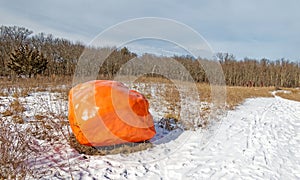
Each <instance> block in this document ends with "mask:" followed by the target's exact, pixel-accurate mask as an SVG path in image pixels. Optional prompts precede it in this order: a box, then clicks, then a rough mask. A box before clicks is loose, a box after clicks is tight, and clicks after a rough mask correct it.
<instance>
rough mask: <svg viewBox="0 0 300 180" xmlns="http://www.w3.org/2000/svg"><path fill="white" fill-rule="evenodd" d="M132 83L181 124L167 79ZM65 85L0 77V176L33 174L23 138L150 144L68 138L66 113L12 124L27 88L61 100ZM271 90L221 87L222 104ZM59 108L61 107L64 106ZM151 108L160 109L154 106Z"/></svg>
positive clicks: (128, 149) (95, 151) (294, 95)
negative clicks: (2, 98)
mask: <svg viewBox="0 0 300 180" xmlns="http://www.w3.org/2000/svg"><path fill="white" fill-rule="evenodd" d="M138 83H144V84H145V87H144V95H145V97H146V98H148V99H149V100H150V101H151V100H153V99H155V98H156V100H158V103H161V101H160V100H162V101H163V102H164V103H165V104H163V105H162V106H159V107H158V108H161V107H166V110H165V113H164V115H162V118H165V119H168V120H170V119H171V120H174V122H175V123H179V124H180V123H181V122H180V110H181V107H180V93H179V91H178V89H177V88H176V86H175V85H174V83H173V82H171V81H170V80H168V79H165V78H157V77H155V78H154V77H141V78H139V79H137V80H136V82H135V84H137V87H136V88H139V86H138ZM151 83H155V84H159V86H156V87H158V89H156V92H157V95H158V96H159V98H157V97H152V96H153V93H152V92H151ZM180 84H181V85H182V86H183V87H185V88H186V90H189V88H190V86H191V85H192V84H191V83H187V82H184V83H182V82H180ZM62 85H64V87H65V88H61V86H62ZM70 88H71V79H70V78H69V77H61V78H60V77H58V78H54V79H51V78H50V79H47V78H38V79H17V80H16V81H10V80H8V79H0V96H11V97H13V100H12V101H10V102H9V104H8V106H7V108H6V111H3V112H2V114H0V119H1V122H0V148H1V149H0V179H7V178H8V179H12V178H24V177H28V176H30V177H33V176H34V174H32V173H33V172H32V171H31V170H29V169H28V167H26V166H25V165H24V163H25V162H26V160H27V159H28V157H29V156H30V154H29V152H32V151H31V149H30V148H31V147H30V146H29V145H30V143H31V142H30V141H29V140H28V139H26V138H25V137H33V138H35V139H39V140H42V141H45V142H50V143H51V144H54V143H56V142H61V141H64V142H69V143H70V145H71V146H72V147H73V148H74V149H76V150H77V151H78V152H80V153H84V154H90V155H108V154H119V153H124V154H127V153H132V152H137V151H142V150H146V149H148V148H151V147H152V146H153V145H152V144H151V143H148V142H144V143H132V144H123V145H117V146H110V147H98V148H94V147H87V146H83V145H80V144H78V142H77V141H76V139H75V138H74V136H72V135H71V133H70V132H69V131H68V130H69V128H68V127H69V124H68V120H67V117H65V116H64V115H62V114H56V115H55V114H35V115H34V119H32V120H31V121H30V122H29V123H28V124H27V125H29V127H30V129H26V128H20V127H21V126H22V125H25V124H18V123H24V120H23V112H24V111H26V108H25V107H24V104H22V102H21V101H20V98H22V97H26V96H28V95H30V93H32V92H38V91H48V92H58V93H60V94H61V95H62V97H61V98H62V100H67V98H68V96H67V95H68V91H69V89H70ZM196 88H197V89H198V93H199V97H200V100H201V102H203V101H205V102H211V101H212V98H211V86H210V85H209V84H200V83H197V84H196ZM273 90H275V89H274V87H263V88H255V87H252V88H249V87H226V94H227V97H226V103H227V105H228V108H230V109H233V108H234V107H236V106H237V105H239V104H241V103H242V102H243V101H244V100H245V99H246V98H253V97H272V95H271V93H270V91H273ZM286 90H289V91H291V93H290V94H285V93H283V94H282V93H277V95H279V96H282V97H284V98H287V99H293V100H298V101H300V94H299V93H300V90H299V89H286ZM0 106H3V107H6V105H2V104H0ZM61 111H64V109H62V110H61ZM155 111H162V110H160V109H156V110H155ZM201 111H202V112H203V113H206V112H209V111H210V109H209V108H208V107H204V109H201ZM49 112H50V109H49ZM201 115H204V114H201ZM8 117H11V118H12V126H5V125H4V124H3V123H2V121H5V120H7V119H8ZM4 118H5V120H4ZM207 123H208V122H207V121H204V124H201V126H199V127H205V126H206V125H207ZM164 125H165V126H166V127H167V128H169V129H170V130H171V129H172V128H173V126H171V125H170V124H168V123H166V122H164ZM12 127H15V128H12ZM17 128H19V129H17ZM16 130H17V131H16ZM16 132H18V133H16ZM24 138H25V139H24ZM15 142H18V143H15ZM34 173H36V172H34Z"/></svg>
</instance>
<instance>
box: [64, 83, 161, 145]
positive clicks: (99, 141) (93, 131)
mask: <svg viewBox="0 0 300 180" xmlns="http://www.w3.org/2000/svg"><path fill="white" fill-rule="evenodd" d="M148 109H149V103H148V101H147V99H146V98H145V97H144V96H143V95H141V94H140V93H138V92H136V91H134V90H129V89H128V88H127V87H126V86H125V85H124V84H122V83H120V82H116V81H107V80H95V81H89V82H86V83H83V84H79V85H77V86H75V87H73V88H72V89H71V91H70V93H69V121H70V125H71V128H72V131H73V133H74V135H75V137H76V139H77V140H78V142H79V143H80V144H83V145H88V146H109V145H115V144H121V143H126V142H141V141H145V140H149V139H151V138H152V137H153V136H154V135H155V134H156V132H155V129H154V123H153V119H152V116H151V114H150V113H149V111H148Z"/></svg>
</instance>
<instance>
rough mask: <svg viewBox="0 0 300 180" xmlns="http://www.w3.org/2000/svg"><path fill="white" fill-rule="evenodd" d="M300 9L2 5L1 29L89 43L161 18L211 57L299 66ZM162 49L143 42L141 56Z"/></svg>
mask: <svg viewBox="0 0 300 180" xmlns="http://www.w3.org/2000/svg"><path fill="white" fill-rule="evenodd" d="M299 7H300V1H299V0H286V1H280V0H190V1H179V0H164V1H161V0H151V1H150V0H147V1H146V0H107V1H102V0H64V1H62V0H43V1H38V0H36V1H33V0H26V1H17V0H9V1H8V0H0V25H17V26H23V27H26V28H28V29H30V30H33V31H34V32H35V33H39V32H45V33H51V34H53V35H55V36H57V37H64V38H67V39H70V40H74V41H81V42H84V43H86V44H88V43H89V42H90V41H91V40H93V39H94V38H95V37H96V36H97V35H98V34H99V33H101V32H102V31H104V30H106V29H107V28H109V27H111V26H114V25H116V24H117V23H120V22H122V21H126V20H130V19H134V18H141V17H160V18H167V19H172V20H175V21H177V22H181V23H183V24H186V25H187V26H189V27H191V28H192V29H194V30H195V31H197V32H198V33H199V34H201V35H202V37H203V38H205V40H206V41H207V42H208V43H209V44H210V46H211V48H212V49H213V51H214V52H229V53H233V54H234V55H235V56H236V57H237V58H238V59H242V58H244V57H253V58H258V59H260V58H263V57H265V58H269V59H279V58H287V59H290V60H293V61H299V60H300V11H299ZM177 36H180V37H183V38H184V37H185V35H184V34H181V33H179V34H177ZM137 44H138V43H136V44H135V45H136V47H138V46H137ZM164 44H167V43H155V42H151V43H145V42H142V43H141V46H140V51H142V50H143V48H144V47H145V48H144V49H146V51H147V50H149V49H150V50H152V51H159V50H161V49H164V48H163V46H164ZM147 46H149V47H148V49H147V48H146V47H147ZM150 46H151V47H150ZM156 46H157V47H156ZM165 47H166V48H165V51H166V52H167V51H168V45H166V46H165ZM173 50H174V49H173ZM173 50H172V51H173Z"/></svg>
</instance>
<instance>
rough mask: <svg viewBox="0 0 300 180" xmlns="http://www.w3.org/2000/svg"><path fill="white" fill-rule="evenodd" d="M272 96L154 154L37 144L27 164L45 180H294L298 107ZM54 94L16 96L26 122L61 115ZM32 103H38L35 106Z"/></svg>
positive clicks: (158, 144) (299, 160)
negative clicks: (39, 116) (83, 151)
mask: <svg viewBox="0 0 300 180" xmlns="http://www.w3.org/2000/svg"><path fill="white" fill-rule="evenodd" d="M273 94H274V98H252V99H247V100H246V101H245V102H244V103H243V104H242V105H240V106H238V107H237V108H236V109H235V110H232V111H228V112H227V113H226V115H225V116H224V117H222V119H221V121H220V123H216V124H215V125H212V126H211V127H209V128H208V129H198V130H196V131H183V130H181V129H177V130H175V131H171V132H169V133H168V136H166V138H164V141H155V143H154V147H153V148H150V149H148V150H145V151H140V152H135V153H132V154H118V155H106V156H89V155H84V154H79V153H78V152H76V151H75V150H74V149H72V148H71V147H70V146H69V144H68V143H67V142H66V141H64V140H62V141H61V142H57V143H53V142H47V141H43V140H36V141H35V145H36V148H37V149H39V150H40V152H41V153H38V154H35V159H34V160H32V161H30V162H29V166H32V168H34V169H36V170H38V171H40V172H43V173H44V174H43V176H42V177H40V178H45V179H72V178H73V179H142V178H143V179H172V180H173V179H208V178H212V179H220V178H224V179H232V178H238V179H240V178H242V179H300V151H299V149H300V102H296V101H290V100H286V99H282V98H280V97H278V96H276V94H275V93H273ZM59 96H60V95H59V93H48V94H47V92H43V93H41V92H39V93H33V94H31V95H30V96H28V97H21V98H19V99H20V101H21V102H25V103H26V111H25V112H24V114H25V119H26V120H28V121H30V119H32V118H33V117H34V115H35V114H43V113H45V112H48V114H49V117H50V116H52V114H57V113H58V114H64V116H66V115H67V114H66V112H67V109H66V106H67V101H66V100H62V99H61V98H59ZM35 98H38V99H44V100H43V102H44V104H43V103H41V102H39V107H37V104H36V102H37V101H36V99H35ZM11 101H13V97H0V104H1V106H0V112H4V111H5V109H6V108H7V107H6V104H9V102H11ZM154 102H155V101H154ZM53 103H58V105H57V106H53ZM51 104H52V105H51ZM58 106H59V107H61V108H59V109H56V108H53V107H58ZM49 107H50V108H49ZM159 109H160V108H159V107H158V106H154V107H153V106H152V108H151V109H150V111H151V112H152V113H153V114H154V119H156V118H158V117H157V116H161V115H160V114H159ZM31 113H33V114H31ZM0 118H1V119H2V120H9V118H11V117H1V115H0ZM158 134H163V132H160V131H159V133H158Z"/></svg>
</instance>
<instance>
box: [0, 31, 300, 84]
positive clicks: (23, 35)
mask: <svg viewBox="0 0 300 180" xmlns="http://www.w3.org/2000/svg"><path fill="white" fill-rule="evenodd" d="M83 52H85V53H84V54H85V55H86V56H87V59H90V60H91V61H90V63H87V66H89V67H86V69H91V70H92V69H96V70H98V75H99V78H106V79H112V78H113V77H114V76H115V75H116V74H117V73H121V74H122V73H123V74H127V75H128V74H131V75H137V74H141V73H143V72H139V71H142V70H145V68H146V71H147V72H150V71H151V72H152V73H150V75H152V76H154V75H155V74H156V75H157V74H166V73H169V74H172V77H174V78H177V79H182V80H190V79H189V78H190V77H191V78H192V79H193V80H194V81H196V82H204V83H208V82H209V79H208V78H207V76H206V73H207V72H205V68H203V64H207V63H208V62H209V60H206V59H202V58H200V57H199V58H197V59H195V58H193V57H191V56H173V57H158V56H155V55H151V54H144V55H142V56H137V54H135V53H133V52H130V51H129V50H128V49H127V48H126V47H124V48H121V49H116V48H113V47H111V48H95V47H88V46H85V45H84V44H82V43H80V42H72V41H69V40H67V39H63V38H55V37H54V36H53V35H51V34H45V33H39V34H33V31H31V30H28V29H26V28H24V27H18V26H10V27H7V26H1V27H0V76H1V77H20V76H21V77H28V78H30V77H34V76H37V75H41V76H73V75H74V73H75V71H76V65H77V63H78V60H79V58H80V56H81V55H82V53H83ZM86 52H90V53H86ZM101 52H109V53H107V54H108V56H106V57H103V56H101ZM104 54H105V53H104ZM97 58H98V59H99V58H102V59H103V58H104V60H103V64H102V65H101V67H95V63H93V62H95V60H97ZM134 58H135V59H136V60H135V62H141V61H139V59H140V60H141V59H143V60H146V61H145V62H147V67H142V66H143V64H142V63H140V64H139V63H134V64H131V66H130V67H129V68H125V69H126V72H125V70H122V68H124V66H123V65H124V64H126V63H127V62H128V63H129V65H130V60H131V59H134ZM216 59H217V61H218V62H219V63H220V64H221V67H222V69H223V72H224V76H225V81H226V84H227V85H231V86H249V87H252V86H282V87H299V86H300V63H299V62H293V61H289V60H285V59H279V60H275V61H273V60H268V59H265V58H264V59H261V60H257V59H250V58H244V59H243V60H237V59H236V58H235V57H234V56H233V55H232V54H229V53H217V54H216ZM171 60H176V62H178V63H179V64H181V65H182V66H183V67H184V68H185V69H186V70H187V71H188V72H189V74H188V75H187V74H185V73H183V71H182V69H180V68H174V67H176V66H172V68H170V65H169V62H171ZM158 64H161V66H160V67H161V68H160V69H159V70H157V69H158V68H157V65H158ZM147 68H148V69H147ZM85 73H87V72H85ZM189 75H190V77H188V76H189Z"/></svg>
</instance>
